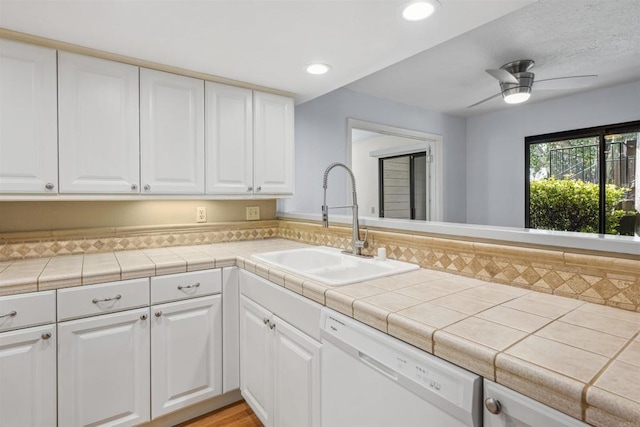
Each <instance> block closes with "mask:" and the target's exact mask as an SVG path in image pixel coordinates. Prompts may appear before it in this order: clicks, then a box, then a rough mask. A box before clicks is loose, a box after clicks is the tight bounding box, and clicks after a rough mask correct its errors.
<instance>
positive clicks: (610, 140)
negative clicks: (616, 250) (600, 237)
mask: <svg viewBox="0 0 640 427" xmlns="http://www.w3.org/2000/svg"><path fill="white" fill-rule="evenodd" d="M638 135H639V134H638V132H631V133H619V134H618V133H616V134H609V135H605V164H606V166H605V182H606V188H605V191H606V196H605V200H606V218H607V219H606V230H605V232H606V233H607V234H622V235H627V236H633V235H634V234H635V233H638V231H640V228H639V225H640V219H639V215H638V210H640V206H639V203H638V193H637V192H636V184H637V179H638V169H637V168H636V148H637V143H638ZM639 235H640V234H639Z"/></svg>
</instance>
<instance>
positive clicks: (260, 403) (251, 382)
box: [240, 296, 274, 427]
mask: <svg viewBox="0 0 640 427" xmlns="http://www.w3.org/2000/svg"><path fill="white" fill-rule="evenodd" d="M270 317H271V313H269V312H268V311H266V310H265V309H263V308H262V307H260V306H259V305H258V304H256V303H254V302H253V301H251V300H250V299H248V298H246V297H244V296H240V391H241V392H242V396H243V397H244V399H245V400H246V401H247V403H248V404H249V406H250V407H251V409H253V411H254V412H255V413H256V415H257V416H258V418H260V421H261V422H262V423H263V424H264V425H265V426H266V427H270V426H273V425H274V424H273V417H272V413H273V410H272V408H273V396H272V394H271V393H272V388H273V386H272V377H273V366H272V365H271V352H272V342H273V340H272V337H271V336H270V334H269V329H268V327H267V326H266V325H265V322H264V319H270Z"/></svg>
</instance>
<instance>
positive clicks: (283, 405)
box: [273, 316, 320, 427]
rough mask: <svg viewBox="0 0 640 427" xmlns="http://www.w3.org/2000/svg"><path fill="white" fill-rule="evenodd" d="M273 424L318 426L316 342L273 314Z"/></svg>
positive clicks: (317, 353)
mask: <svg viewBox="0 0 640 427" xmlns="http://www.w3.org/2000/svg"><path fill="white" fill-rule="evenodd" d="M273 323H274V324H275V328H274V329H273V330H274V332H275V335H274V351H273V366H274V386H273V396H274V401H273V408H274V409H273V425H276V426H278V427H287V426H290V427H296V426H309V427H314V426H318V427H319V426H320V343H319V342H317V341H315V340H313V339H311V338H310V337H309V336H307V335H305V334H304V333H302V332H301V331H299V330H298V329H296V328H294V327H293V326H291V325H289V324H288V323H287V322H285V321H284V320H281V319H280V318H278V317H276V316H274V319H273Z"/></svg>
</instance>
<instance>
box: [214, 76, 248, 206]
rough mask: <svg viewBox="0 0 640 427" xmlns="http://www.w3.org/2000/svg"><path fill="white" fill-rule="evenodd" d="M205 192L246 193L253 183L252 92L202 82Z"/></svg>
mask: <svg viewBox="0 0 640 427" xmlns="http://www.w3.org/2000/svg"><path fill="white" fill-rule="evenodd" d="M205 96H206V122H205V123H206V132H205V135H206V142H205V151H206V156H207V163H206V171H207V194H247V193H248V192H250V191H251V187H253V95H252V92H251V90H250V89H244V88H239V87H233V86H227V85H223V84H219V83H213V82H206V83H205Z"/></svg>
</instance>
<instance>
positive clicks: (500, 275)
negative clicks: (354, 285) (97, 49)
mask: <svg viewBox="0 0 640 427" xmlns="http://www.w3.org/2000/svg"><path fill="white" fill-rule="evenodd" d="M275 237H280V238H284V239H288V240H294V241H299V242H303V243H307V244H312V245H325V246H333V247H337V248H341V249H344V250H350V249H351V229H350V228H348V227H330V228H322V227H321V226H320V225H319V224H315V223H308V222H301V221H292V220H269V221H251V222H232V223H220V224H207V225H204V226H202V225H197V226H192V225H178V226H158V227H125V228H108V229H90V230H65V231H60V232H40V233H37V232H36V233H33V232H32V233H22V234H21V233H6V234H0V263H1V262H3V261H13V260H16V259H29V258H40V257H53V256H58V255H73V254H90V253H101V252H118V251H124V250H133V249H152V248H161V247H173V246H191V245H200V244H210V243H223V242H237V241H244V240H260V239H269V238H275ZM378 248H386V250H387V255H388V256H389V258H392V259H397V260H401V261H407V262H412V263H416V264H419V265H420V266H421V267H423V268H428V269H432V270H440V271H446V272H449V273H454V274H459V275H463V276H468V277H474V278H478V279H482V280H485V281H488V282H495V283H501V284H506V285H512V286H517V287H520V288H525V289H531V290H535V291H538V292H544V293H549V294H555V295H561V296H565V297H571V298H576V299H580V300H583V301H588V302H593V303H597V304H603V305H609V306H613V307H618V308H622V309H625V310H631V311H640V260H635V259H628V258H622V257H613V256H607V255H586V254H582V253H577V252H570V251H566V250H564V251H563V250H555V249H547V248H540V247H520V246H513V245H506V244H501V243H500V242H474V241H471V240H451V239H447V238H443V237H440V236H435V235H427V234H405V233H399V232H394V231H384V230H376V229H370V231H369V245H368V248H366V249H365V250H364V252H365V253H367V254H369V255H372V254H375V253H376V251H377V249H378Z"/></svg>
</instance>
